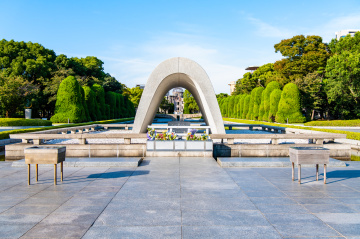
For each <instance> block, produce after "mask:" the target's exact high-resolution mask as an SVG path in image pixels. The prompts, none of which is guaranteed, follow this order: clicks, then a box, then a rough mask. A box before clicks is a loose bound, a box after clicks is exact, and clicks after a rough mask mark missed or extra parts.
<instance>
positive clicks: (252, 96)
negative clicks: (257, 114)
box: [246, 88, 256, 120]
mask: <svg viewBox="0 0 360 239" xmlns="http://www.w3.org/2000/svg"><path fill="white" fill-rule="evenodd" d="M255 94H256V90H255V88H254V89H253V90H252V91H251V94H250V102H249V111H248V113H247V115H246V119H250V120H252V119H253V116H254V102H255Z"/></svg>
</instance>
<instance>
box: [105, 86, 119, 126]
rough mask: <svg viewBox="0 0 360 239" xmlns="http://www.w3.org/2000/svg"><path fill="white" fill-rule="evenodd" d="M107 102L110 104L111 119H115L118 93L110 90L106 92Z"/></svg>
mask: <svg viewBox="0 0 360 239" xmlns="http://www.w3.org/2000/svg"><path fill="white" fill-rule="evenodd" d="M105 103H106V104H107V105H109V106H110V119H115V110H116V93H114V92H112V91H108V92H106V93H105Z"/></svg>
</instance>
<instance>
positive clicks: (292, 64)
mask: <svg viewBox="0 0 360 239" xmlns="http://www.w3.org/2000/svg"><path fill="white" fill-rule="evenodd" d="M274 48H275V52H280V53H281V54H282V55H283V56H284V57H285V58H284V59H282V60H279V61H276V62H275V64H274V69H275V70H276V71H278V72H279V73H280V74H282V75H283V76H284V78H283V79H284V81H283V82H279V83H280V84H281V85H285V84H286V83H288V82H290V81H293V80H295V79H296V78H302V77H305V76H306V75H307V74H308V73H311V72H316V71H318V72H323V71H324V70H325V67H326V62H327V60H328V58H329V57H330V51H329V48H328V46H327V44H325V43H323V42H322V38H321V37H319V36H306V37H305V36H303V35H298V36H294V37H292V38H290V39H285V40H282V41H281V42H280V43H278V44H275V46H274Z"/></svg>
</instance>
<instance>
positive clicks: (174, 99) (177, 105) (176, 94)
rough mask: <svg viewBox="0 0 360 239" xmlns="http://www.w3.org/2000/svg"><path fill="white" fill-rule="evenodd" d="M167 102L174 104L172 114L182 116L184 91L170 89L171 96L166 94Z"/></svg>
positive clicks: (181, 89)
mask: <svg viewBox="0 0 360 239" xmlns="http://www.w3.org/2000/svg"><path fill="white" fill-rule="evenodd" d="M166 98H167V100H168V101H169V102H170V103H172V104H174V114H182V113H183V112H184V89H183V88H181V87H178V88H174V89H172V94H170V92H168V93H167V94H166Z"/></svg>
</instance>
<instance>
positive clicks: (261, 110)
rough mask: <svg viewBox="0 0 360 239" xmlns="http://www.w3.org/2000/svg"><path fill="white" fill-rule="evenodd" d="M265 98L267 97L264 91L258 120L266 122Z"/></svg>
mask: <svg viewBox="0 0 360 239" xmlns="http://www.w3.org/2000/svg"><path fill="white" fill-rule="evenodd" d="M264 96H265V90H263V92H262V93H261V102H260V106H259V117H258V120H264V114H265V106H264Z"/></svg>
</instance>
